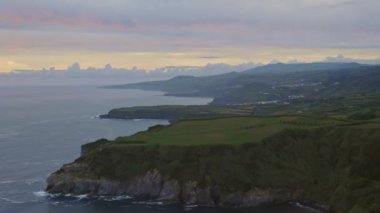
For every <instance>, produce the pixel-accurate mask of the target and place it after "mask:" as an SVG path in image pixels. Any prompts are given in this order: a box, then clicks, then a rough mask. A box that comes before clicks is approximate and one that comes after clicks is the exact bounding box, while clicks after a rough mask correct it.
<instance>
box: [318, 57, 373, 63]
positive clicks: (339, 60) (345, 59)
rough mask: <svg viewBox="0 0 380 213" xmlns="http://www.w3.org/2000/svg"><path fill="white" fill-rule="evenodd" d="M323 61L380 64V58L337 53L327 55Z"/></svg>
mask: <svg viewBox="0 0 380 213" xmlns="http://www.w3.org/2000/svg"><path fill="white" fill-rule="evenodd" d="M323 62H340V63H350V62H357V63H361V64H380V58H376V59H357V58H350V57H345V56H344V55H337V56H328V57H326V59H325V60H323Z"/></svg>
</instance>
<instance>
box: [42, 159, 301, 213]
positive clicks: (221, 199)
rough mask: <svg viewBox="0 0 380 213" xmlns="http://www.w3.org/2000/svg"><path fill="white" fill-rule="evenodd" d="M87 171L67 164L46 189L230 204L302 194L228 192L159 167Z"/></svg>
mask: <svg viewBox="0 0 380 213" xmlns="http://www.w3.org/2000/svg"><path fill="white" fill-rule="evenodd" d="M87 171H88V168H87V166H86V165H85V164H81V163H71V164H67V165H65V166H63V167H62V168H61V170H59V171H58V172H56V173H54V174H52V175H51V176H50V177H49V178H48V180H47V182H48V186H47V189H46V191H47V192H49V193H52V194H73V195H82V194H87V195H89V196H94V197H97V196H120V195H128V196H130V197H132V198H134V199H136V200H140V201H159V202H162V203H165V204H171V203H179V204H183V205H197V206H208V207H229V208H230V207H232V208H243V207H256V206H260V205H266V204H278V203H284V202H290V201H297V200H299V198H300V196H301V193H300V192H289V191H288V192H287V191H286V190H280V189H259V188H253V189H250V190H247V191H245V192H242V191H236V192H233V193H232V192H231V193H225V192H222V191H221V190H220V189H218V187H217V186H212V185H204V186H202V185H201V184H199V183H197V181H192V180H189V181H187V182H186V183H183V184H181V183H180V182H179V181H177V180H174V179H170V178H168V177H165V176H163V175H161V174H160V172H159V171H158V170H156V169H154V170H152V171H148V172H147V173H146V174H145V175H143V176H140V177H135V178H132V179H130V180H128V181H124V182H121V181H116V180H108V179H105V178H99V179H97V178H94V177H93V176H92V175H90V174H86V172H87ZM79 174H80V175H79Z"/></svg>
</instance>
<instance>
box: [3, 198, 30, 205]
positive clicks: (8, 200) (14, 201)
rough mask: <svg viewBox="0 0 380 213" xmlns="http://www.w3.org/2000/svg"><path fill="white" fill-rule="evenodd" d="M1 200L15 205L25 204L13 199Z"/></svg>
mask: <svg viewBox="0 0 380 213" xmlns="http://www.w3.org/2000/svg"><path fill="white" fill-rule="evenodd" d="M0 200H4V201H6V202H9V203H13V204H22V203H25V202H22V201H17V200H13V199H10V198H6V197H0Z"/></svg>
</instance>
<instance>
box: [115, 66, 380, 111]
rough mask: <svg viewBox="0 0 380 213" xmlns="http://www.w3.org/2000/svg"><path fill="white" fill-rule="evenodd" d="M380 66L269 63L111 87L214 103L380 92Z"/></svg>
mask: <svg viewBox="0 0 380 213" xmlns="http://www.w3.org/2000/svg"><path fill="white" fill-rule="evenodd" d="M379 79H380V66H369V65H361V64H357V63H310V64H270V65H265V66H262V67H257V68H254V69H250V70H247V71H244V72H241V73H237V72H232V73H227V74H222V75H215V76H207V77H192V76H179V77H175V78H172V79H170V80H164V81H151V82H143V83H135V84H126V85H118V86H110V87H109V88H127V89H128V88H129V89H144V90H160V91H164V92H166V94H167V95H174V96H205V97H214V98H215V100H214V102H213V103H214V104H246V103H249V104H257V103H262V102H264V103H266V102H268V101H289V100H294V99H300V98H318V97H324V98H326V97H334V96H339V95H344V94H348V93H353V92H354V93H355V92H373V91H380V83H379Z"/></svg>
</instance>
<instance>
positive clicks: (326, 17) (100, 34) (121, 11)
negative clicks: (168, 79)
mask: <svg viewBox="0 0 380 213" xmlns="http://www.w3.org/2000/svg"><path fill="white" fill-rule="evenodd" d="M378 8H380V1H378V0H313V1H305V0H281V1H280V0H265V1H262V0H107V1H104V0H66V1H59V0H33V1H25V0H12V1H0V46H1V47H2V48H1V49H0V59H1V57H4V55H9V54H16V55H17V54H20V53H21V52H29V53H41V52H48V51H55V52H59V51H62V52H65V53H67V52H70V51H71V52H72V54H73V53H77V52H79V51H87V52H89V51H92V52H101V53H110V55H111V54H113V53H115V52H116V53H117V52H124V53H139V52H150V53H152V52H153V53H159V52H161V53H181V52H197V53H198V54H196V56H195V57H197V59H198V60H199V61H205V60H207V59H210V60H213V59H215V60H216V59H217V60H222V59H223V57H222V56H221V55H222V54H224V56H225V55H228V58H230V59H231V58H233V57H235V59H236V58H237V57H244V59H247V58H252V57H254V56H255V57H256V56H259V57H261V58H263V57H262V55H265V54H269V53H259V52H258V51H263V50H265V49H268V50H274V49H287V50H288V51H289V52H287V53H284V52H281V53H277V52H270V54H281V55H289V54H294V56H296V55H299V53H298V52H295V51H296V50H299V49H307V50H315V51H316V52H318V53H319V52H321V51H322V50H321V49H324V50H326V52H327V53H329V54H331V51H330V52H328V51H327V50H329V49H339V50H341V49H346V51H343V53H346V52H348V51H349V50H352V49H357V50H363V51H362V52H363V54H364V53H365V52H366V58H368V57H369V56H368V54H369V53H373V52H375V53H378V52H379V51H380V36H379V34H380V27H379V26H380V16H379V15H378ZM374 50H376V51H374ZM222 51H228V52H222ZM338 52H339V51H336V52H333V54H337V53H338ZM232 54H235V56H232ZM294 56H292V55H289V60H291V59H292V58H295V57H294ZM41 57H42V56H41ZM208 57H209V58H208ZM212 57H216V58H212ZM277 57H278V56H277V55H274V56H272V57H271V58H277ZM318 57H321V56H318ZM323 57H325V55H324V56H323ZM373 57H374V56H373ZM265 58H269V56H267V55H265ZM278 58H280V57H278ZM281 58H284V57H282V56H281ZM235 59H234V60H235ZM242 60H243V59H242V58H240V61H242ZM285 60H286V61H287V60H288V59H287V58H285ZM52 63H53V62H52Z"/></svg>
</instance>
